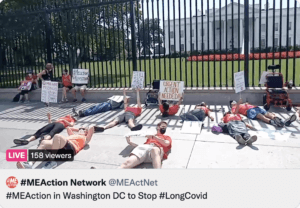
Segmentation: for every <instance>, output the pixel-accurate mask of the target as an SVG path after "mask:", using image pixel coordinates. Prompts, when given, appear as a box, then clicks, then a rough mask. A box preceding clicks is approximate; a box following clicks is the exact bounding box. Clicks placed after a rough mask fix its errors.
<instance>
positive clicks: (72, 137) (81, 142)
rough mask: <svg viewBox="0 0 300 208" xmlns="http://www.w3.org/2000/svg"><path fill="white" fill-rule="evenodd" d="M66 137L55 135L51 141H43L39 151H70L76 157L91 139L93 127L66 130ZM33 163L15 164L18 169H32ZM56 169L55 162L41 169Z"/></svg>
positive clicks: (50, 162) (48, 163)
mask: <svg viewBox="0 0 300 208" xmlns="http://www.w3.org/2000/svg"><path fill="white" fill-rule="evenodd" d="M67 132H68V136H67V137H66V136H63V135H60V134H56V135H55V136H54V137H53V139H52V140H43V141H42V142H41V144H40V145H39V147H38V149H40V150H72V151H73V152H74V156H75V155H77V154H78V153H79V152H80V151H81V150H82V149H83V148H84V147H85V146H86V145H87V144H88V143H89V142H90V141H91V139H92V137H93V134H94V127H91V128H89V129H86V128H79V129H77V128H69V127H68V128H67ZM34 163H35V162H17V168H19V169H24V168H25V169H32V168H33V165H34ZM55 167H57V163H56V162H55V161H49V162H47V163H46V164H45V166H44V167H43V168H42V169H53V168H55Z"/></svg>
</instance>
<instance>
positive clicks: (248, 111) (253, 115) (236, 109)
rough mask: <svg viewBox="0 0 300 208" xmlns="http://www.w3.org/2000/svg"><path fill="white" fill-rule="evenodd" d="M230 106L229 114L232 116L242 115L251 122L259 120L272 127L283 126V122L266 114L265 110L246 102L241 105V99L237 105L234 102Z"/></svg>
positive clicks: (268, 113) (273, 115) (274, 116)
mask: <svg viewBox="0 0 300 208" xmlns="http://www.w3.org/2000/svg"><path fill="white" fill-rule="evenodd" d="M230 105H231V112H232V113H234V114H237V113H239V114H242V115H244V116H247V118H249V119H251V120H256V119H259V120H262V121H263V122H265V123H267V124H271V125H273V126H278V127H283V126H284V122H283V121H282V120H281V119H280V118H278V117H276V115H275V114H274V113H270V112H267V111H266V110H265V109H263V108H260V107H258V106H255V105H251V104H249V103H247V102H246V103H243V100H242V99H240V100H239V102H238V103H236V102H235V101H231V102H230Z"/></svg>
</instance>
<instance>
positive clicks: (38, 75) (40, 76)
mask: <svg viewBox="0 0 300 208" xmlns="http://www.w3.org/2000/svg"><path fill="white" fill-rule="evenodd" d="M44 74H46V72H45V70H43V71H42V72H40V73H38V74H37V77H39V78H40V79H41V80H43V77H42V75H44Z"/></svg>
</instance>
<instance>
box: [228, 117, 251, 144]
mask: <svg viewBox="0 0 300 208" xmlns="http://www.w3.org/2000/svg"><path fill="white" fill-rule="evenodd" d="M228 132H229V135H230V136H232V137H233V138H234V136H236V135H241V136H242V137H243V138H244V139H245V140H248V139H249V138H250V134H248V130H247V126H246V124H245V123H244V122H243V121H230V122H229V123H228Z"/></svg>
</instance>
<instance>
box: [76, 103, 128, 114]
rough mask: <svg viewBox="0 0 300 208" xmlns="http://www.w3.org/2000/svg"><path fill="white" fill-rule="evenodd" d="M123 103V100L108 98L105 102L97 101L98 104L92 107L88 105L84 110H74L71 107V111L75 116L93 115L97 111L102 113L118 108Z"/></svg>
mask: <svg viewBox="0 0 300 208" xmlns="http://www.w3.org/2000/svg"><path fill="white" fill-rule="evenodd" d="M122 105H123V101H122V102H119V103H118V102H116V101H113V100H108V101H106V102H103V103H99V104H98V105H94V106H92V107H89V108H88V109H85V110H80V111H76V109H75V107H74V108H73V109H72V111H73V113H74V115H75V116H79V117H85V116H91V115H95V114H98V113H104V112H107V111H110V110H115V109H119V108H121V107H122Z"/></svg>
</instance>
